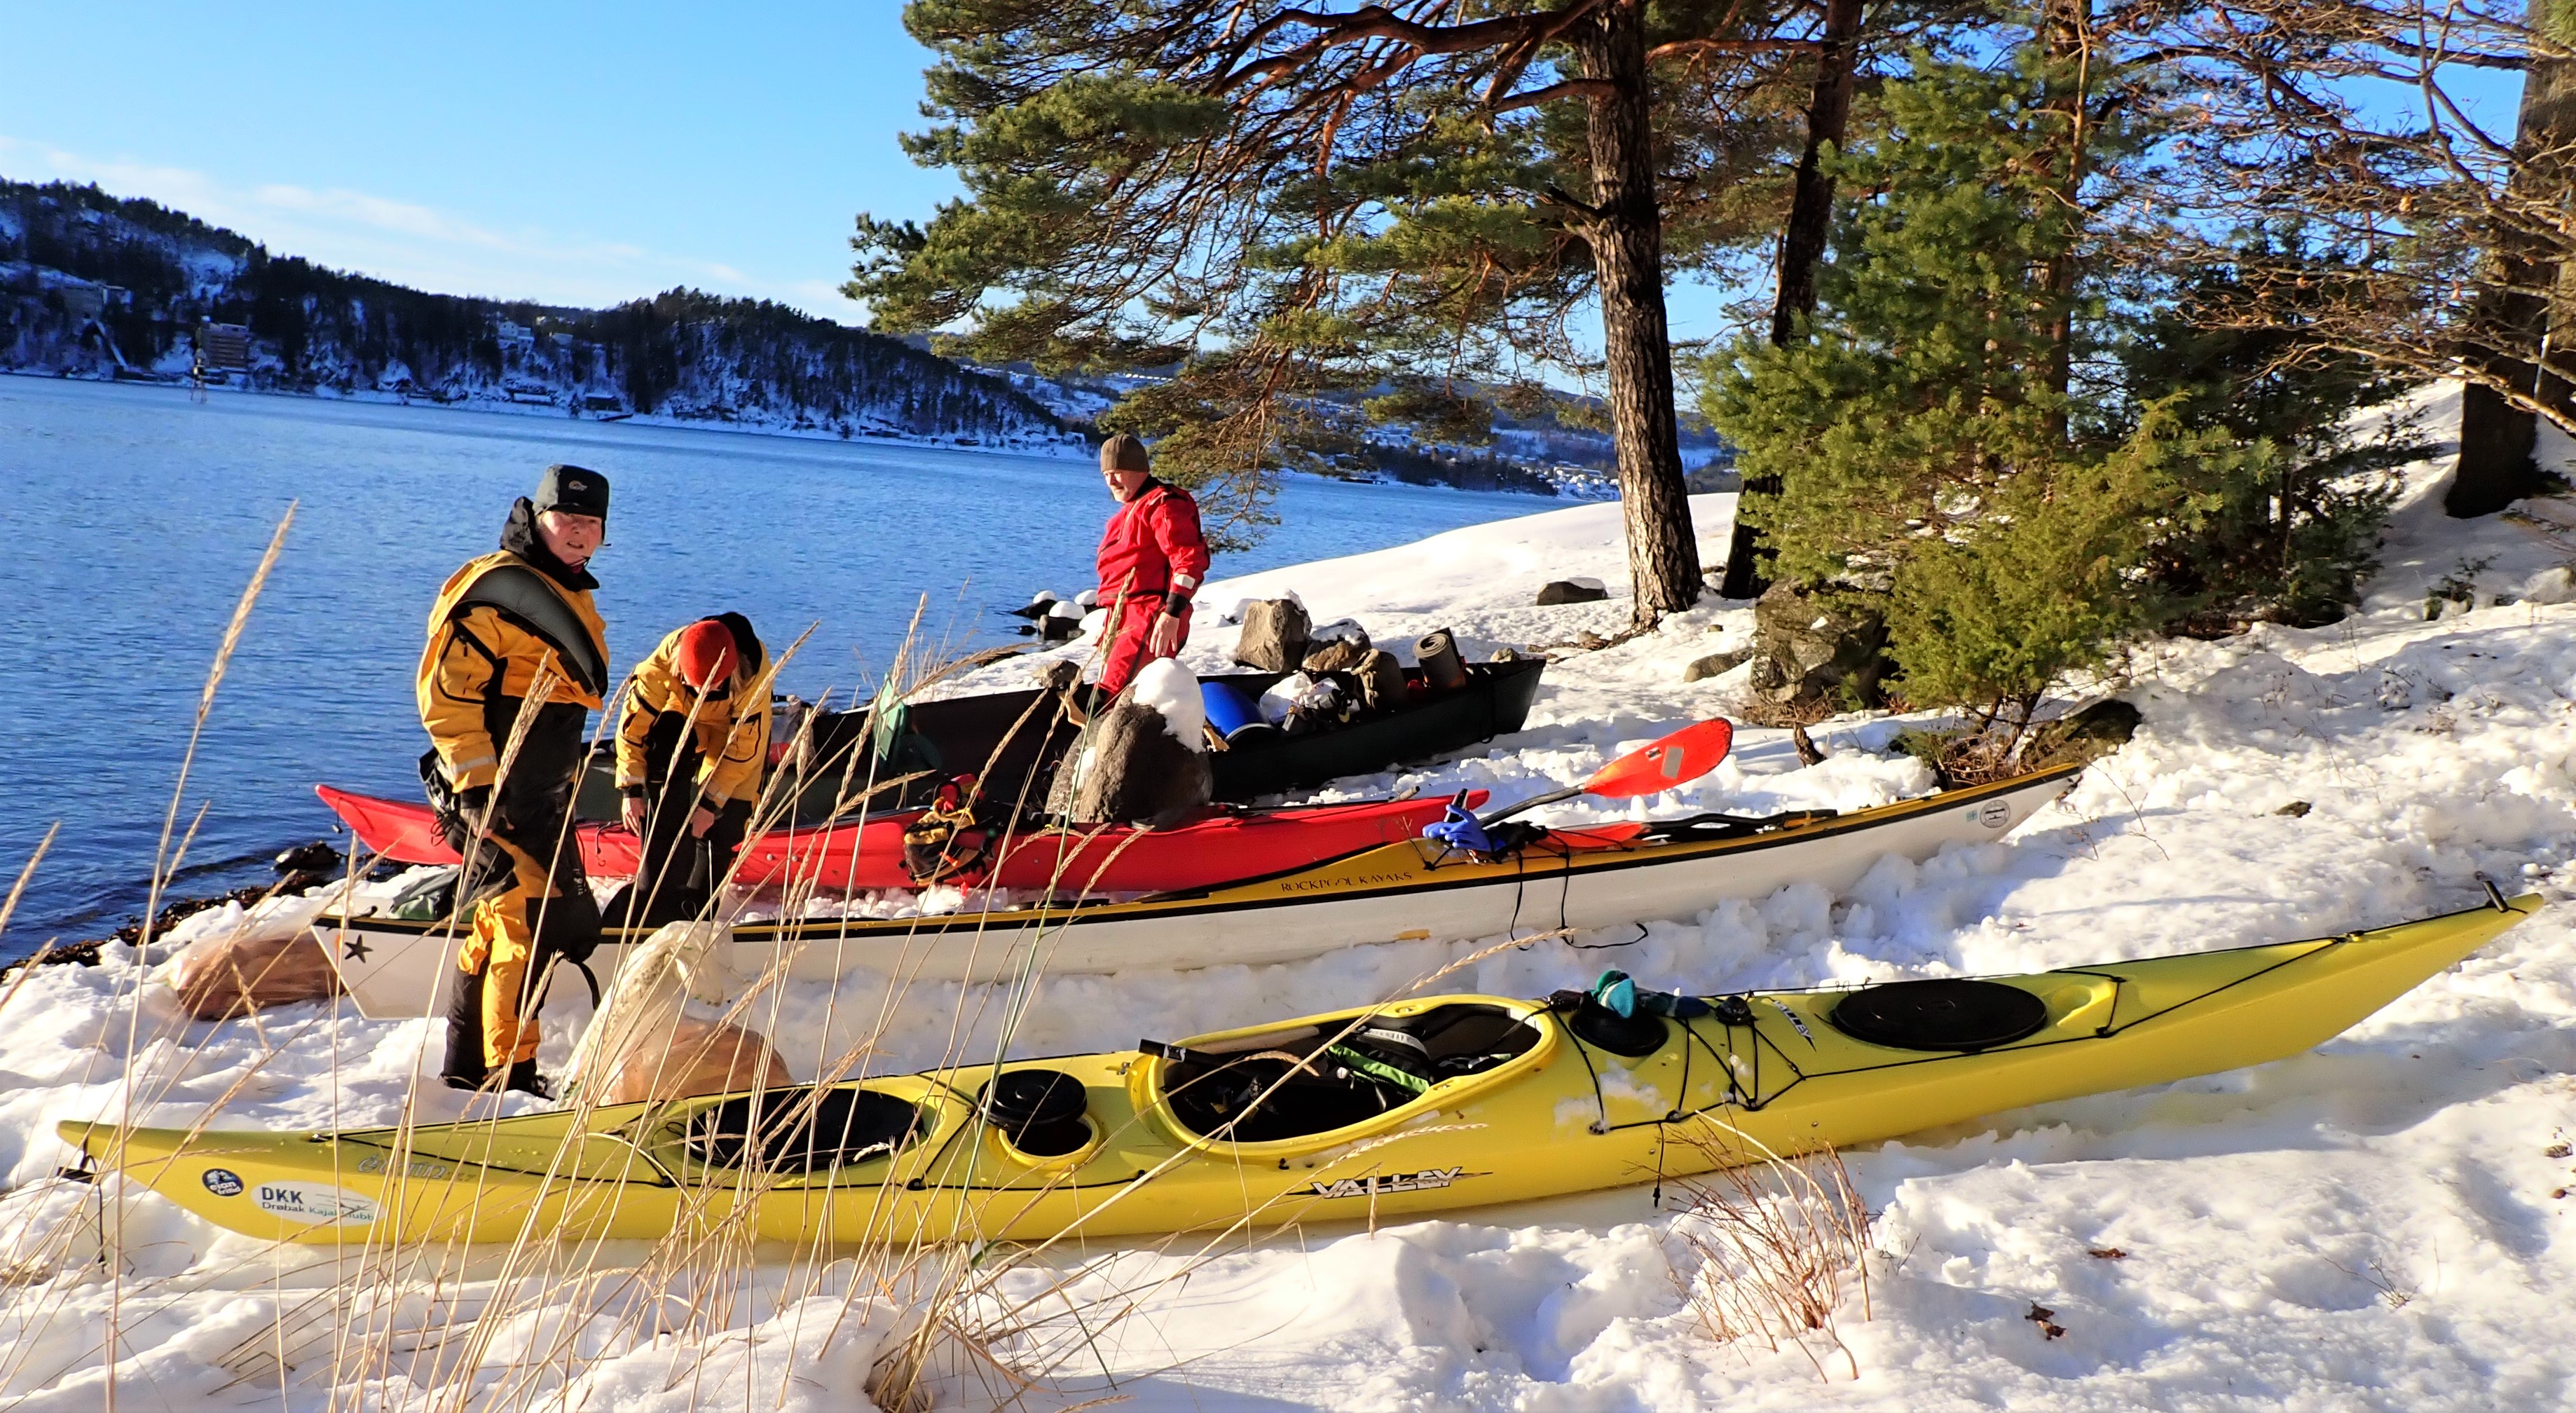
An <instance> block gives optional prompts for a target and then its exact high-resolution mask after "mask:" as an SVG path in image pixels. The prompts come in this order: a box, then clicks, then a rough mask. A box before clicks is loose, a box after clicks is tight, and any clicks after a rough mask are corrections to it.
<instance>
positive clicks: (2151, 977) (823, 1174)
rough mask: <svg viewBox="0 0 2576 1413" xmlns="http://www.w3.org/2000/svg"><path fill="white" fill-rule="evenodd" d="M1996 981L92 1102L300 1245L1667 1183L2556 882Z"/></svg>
mask: <svg viewBox="0 0 2576 1413" xmlns="http://www.w3.org/2000/svg"><path fill="white" fill-rule="evenodd" d="M2539 906H2540V899H2539V898H2538V897H2537V896H2536V895H2526V896H2524V897H2520V898H2514V899H2511V900H2506V899H2504V898H2502V897H2498V898H2496V899H2495V901H2494V902H2493V903H2492V904H2491V905H2490V906H2487V907H2483V908H2477V909H2473V910H2471V911H2467V912H2459V913H2452V914H2449V915H2446V916H2442V917H2435V918H2428V919H2425V920H2423V921H2420V922H2411V923H2406V924H2403V925H2400V926H2396V927H2390V928H2384V929H2380V930H2377V931H2371V932H2356V933H2350V934H2346V935H2344V936H2339V937H2324V938H2317V939H2313V940H2309V941H2301V942H2285V943H2277V944H2273V945H2268V946H2260V947H2241V948H2234V949H2230V950H2225V951H2216V952H2204V953H2197V954H2193V955H2187V956H2173V957H2155V958H2148V959H2144V960H2140V961H2128V962H2112V963H2107V964H2104V965H2101V966H2088V967H2076V968H2070V969H2068V970H2064V971H2051V972H2039V973H2034V974H2030V975H2021V976H2004V977H1995V978H1987V979H1982V980H1934V981H1913V982H1894V983H1888V984H1884V985H1878V986H1869V987H1863V988H1860V989H1857V990H1848V989H1846V990H1818V991H1785V992H1756V993H1750V994H1746V995H1737V996H1719V997H1707V998H1690V997H1675V996H1658V995H1654V994H1651V993H1649V994H1646V995H1643V996H1640V997H1637V998H1635V1001H1634V1003H1633V1004H1628V1005H1626V1006H1625V1008H1624V1013H1623V1009H1622V1007H1621V1003H1622V1002H1623V1001H1627V1000H1628V997H1626V996H1623V995H1619V994H1615V993H1614V994H1612V995H1610V996H1609V997H1608V998H1607V1003H1606V1004H1605V1001H1604V999H1603V998H1601V997H1596V996H1593V995H1591V994H1588V993H1572V992H1564V993H1559V994H1558V996H1557V997H1556V998H1554V999H1552V1000H1549V1001H1520V1000H1507V999H1503V998H1499V997H1491V996H1440V997H1431V998H1425V999H1421V1000H1413V1001H1405V1002H1401V1003H1398V1004H1394V1005H1386V1006H1379V1007H1374V1008H1369V1009H1362V1010H1350V1011H1337V1012H1332V1013H1329V1014H1325V1015H1318V1016H1307V1017H1303V1018H1300V1019H1297V1020H1292V1021H1285V1022H1276V1023H1272V1024H1267V1025H1261V1026H1254V1027H1250V1028H1246V1029H1242V1030H1230V1031H1223V1032H1220V1033H1217V1034H1213V1035H1202V1036H1195V1037H1192V1038H1190V1039H1188V1040H1184V1041H1181V1042H1178V1043H1177V1044H1158V1043H1154V1042H1147V1043H1146V1044H1145V1045H1144V1046H1142V1047H1141V1048H1139V1049H1136V1050H1124V1051H1118V1052H1115V1053H1111V1054H1098V1055H1076V1056H1068V1057H1063V1058H1057V1059H1042V1060H1019V1061H1012V1062H1010V1063H1007V1064H1005V1065H1003V1066H1001V1067H1000V1068H999V1070H998V1071H997V1070H996V1069H995V1068H994V1067H992V1066H965V1067H958V1068H952V1069H943V1070H937V1071H933V1072H930V1073H926V1074H917V1075H907V1076H901V1077H896V1078H885V1079H866V1080H857V1081H850V1082H846V1083H840V1084H832V1085H820V1086H815V1085H805V1086H789V1087H784V1088H778V1089H771V1090H767V1091H764V1092H761V1093H757V1094H738V1095H728V1096H719V1097H708V1098H700V1099H687V1100H680V1101H675V1102H670V1103H662V1104H638V1105H625V1106H619V1107H613V1108H611V1107H601V1108H592V1109H576V1110H568V1111H564V1112H559V1113H550V1114H538V1115H530V1116H527V1117H522V1118H513V1119H502V1120H495V1121H489V1122H477V1123H468V1124H448V1125H436V1126H420V1127H415V1128H410V1129H401V1128H386V1129H360V1130H348V1131H342V1132H337V1133H282V1134H281V1133H235V1132H220V1131H216V1132H195V1131H191V1130H187V1129H154V1128H143V1129H133V1130H129V1131H126V1132H125V1133H124V1134H123V1135H122V1142H121V1143H120V1141H119V1139H120V1135H119V1132H118V1130H116V1129H115V1128H114V1127H113V1126H110V1125H106V1124H96V1125H93V1124H85V1123H65V1124H63V1125H62V1126H61V1129H60V1131H61V1133H62V1135H63V1137H64V1138H65V1139H66V1140H67V1141H69V1142H71V1143H74V1144H77V1145H79V1146H80V1147H81V1148H82V1149H83V1150H84V1152H85V1154H86V1155H87V1158H88V1160H89V1161H90V1162H91V1163H92V1164H95V1165H97V1166H99V1167H102V1168H117V1167H121V1168H122V1169H123V1170H124V1171H125V1172H126V1173H127V1174H128V1175H129V1176H130V1177H132V1178H133V1179H135V1180H138V1181H140V1182H143V1183H145V1184H148V1185H149V1186H150V1187H151V1188H152V1189H153V1190H155V1191H157V1192H160V1193H161V1194H163V1195H164V1196H166V1197H168V1198H170V1199H171V1200H172V1201H175V1202H177V1203H178V1204H179V1205H181V1206H183V1207H185V1208H187V1209H188V1210H189V1211H192V1212H195V1213H196V1214H198V1215H199V1216H202V1217H204V1218H205V1219H206V1220H208V1221H210V1222H214V1223H216V1224H217V1225H219V1226H224V1227H229V1228H232V1229H233V1230H236V1231H241V1232H247V1233H250V1234H252V1235H255V1236H261V1237H273V1238H283V1239H288V1240H296V1241H308V1242H347V1243H376V1244H383V1243H389V1242H397V1241H400V1242H410V1241H420V1240H465V1241H516V1240H520V1239H523V1238H525V1237H535V1238H549V1239H550V1238H555V1237H612V1236H613V1237H647V1238H650V1237H660V1236H663V1235H666V1234H668V1233H671V1232H673V1231H675V1230H689V1231H698V1230H707V1229H712V1228H717V1227H720V1226H727V1225H732V1226H733V1227H734V1229H735V1230H737V1231H741V1230H745V1229H747V1230H748V1231H749V1232H750V1233H751V1234H754V1235H757V1236H759V1237H764V1238H771V1239H779V1240H790V1241H804V1242H817V1241H828V1242H836V1243H839V1242H871V1241H875V1242H883V1241H896V1242H904V1241H914V1240H928V1241H940V1240H951V1239H965V1240H973V1239H984V1238H996V1237H1006V1238H1017V1239H1034V1238H1045V1237H1051V1236H1056V1235H1059V1234H1064V1233H1075V1234H1079V1235H1087V1236H1101V1237H1108V1236H1129V1235H1137V1234H1142V1233H1154V1232H1172V1231H1190V1230H1212V1229H1221V1228H1226V1227H1231V1226H1236V1225H1245V1226H1270V1225H1276V1224H1280V1223H1284V1222H1289V1221H1297V1220H1322V1221H1328V1220H1342V1219H1352V1218H1363V1217H1375V1218H1378V1219H1385V1218H1392V1217H1402V1216H1410V1215H1418V1214H1421V1213H1426V1212H1438V1211H1445V1210H1449V1209H1452V1208H1459V1207H1472V1206H1476V1205H1479V1204H1484V1203H1492V1202H1507V1201H1514V1200H1518V1199H1523V1198H1533V1197H1547V1196H1554V1195H1559V1194H1563V1193H1570V1192H1582V1191H1587V1190H1591V1189H1597V1188H1607V1187H1617V1186H1623V1185H1630V1184H1636V1183H1642V1182H1647V1181H1651V1180H1653V1179H1655V1178H1656V1177H1658V1176H1678V1175H1682V1174H1687V1173H1691V1172H1695V1171H1700V1170H1702V1169H1704V1168H1705V1167H1707V1166H1708V1165H1709V1163H1710V1162H1711V1161H1712V1159H1711V1157H1710V1156H1709V1154H1710V1152H1711V1149H1712V1148H1716V1149H1719V1150H1721V1151H1722V1150H1725V1149H1728V1148H1732V1149H1734V1150H1735V1151H1739V1152H1742V1153H1744V1154H1746V1155H1747V1156H1751V1155H1752V1154H1753V1153H1755V1152H1758V1151H1760V1150H1764V1149H1767V1150H1770V1151H1773V1152H1779V1153H1795V1152H1799V1151H1802V1150H1811V1149H1814V1148H1816V1147H1817V1146H1819V1145H1821V1144H1826V1143H1831V1144H1834V1145H1836V1146H1838V1147H1849V1146H1851V1145H1854V1144H1862V1143H1869V1142H1874V1141H1877V1140H1880V1139H1886V1138H1892V1137H1895V1136H1897V1135H1900V1134H1905V1133H1911V1132H1914V1131H1916V1130H1920V1129H1925V1128H1931V1127H1934V1126H1937V1125H1941V1124H1948V1123H1955V1122H1958V1121H1960V1120H1964V1119H1969V1118H1973V1117H1975V1116H1977V1115H1979V1114H1985V1113H1992V1112H1995V1111H1997V1110H2003V1109H2011V1108H2017V1107H2020V1106H2023V1105H2027V1104H2037V1103H2042V1102H2045V1101H2048V1100H2053V1099H2065V1098H2071V1097H2073V1096H2076V1095H2081V1094H2091V1093H2097V1092H2100V1091H2103V1090H2111V1089H2121V1088H2127V1087H2131V1086H2136V1085H2146V1084H2160V1083H2164V1082H2167V1081H2170V1080H2176V1079H2181V1078H2185V1077H2187V1076H2191V1075H2197V1074H2208V1073H2211V1072H2214V1071H2218V1070H2226V1069H2233V1068H2236V1067H2238V1066H2241V1065H2251V1064H2259V1063H2261V1062H2263V1061H2266V1060H2273V1059H2279V1058H2281V1057H2283V1056H2286V1055H2293V1054H2296V1053H2298V1052H2300V1051H2302V1050H2306V1049H2308V1048H2310V1047H2312V1046H2314V1045H2317V1044H2320V1043H2322V1042H2323V1041H2325V1040H2327V1039H2329V1038H2331V1037H2333V1036H2334V1035H2336V1034H2337V1033H2339V1032H2341V1031H2342V1030H2343V1029H2344V1028H2345V1027H2347V1026H2350V1025H2352V1024H2353V1023H2355V1022H2356V1021H2359V1020H2361V1019H2362V1018H2363V1017H2365V1016H2367V1015H2369V1014H2370V1013H2371V1012H2373V1011H2376V1010H2378V1009H2379V1008H2380V1007H2381V1006H2384V1005H2386V1004H2387V1003H2388V1002H2390V1001H2391V1000H2393V999H2395V998H2396V997H2398V996H2400V995H2402V994H2404V993H2405V992H2406V991H2407V990H2408V989H2409V988H2411V987H2413V986H2415V985H2416V984H2417V983H2418V982H2421V981H2423V980H2424V979H2425V978H2427V977H2429V976H2431V975H2433V974H2434V973H2436V972H2438V971H2440V970H2442V969H2443V968H2444V967H2447V966H2449V965H2450V964H2452V963H2453V962H2455V961H2458V960H2459V959H2460V958H2462V957H2464V956H2466V955H2468V954H2469V953H2471V952H2473V951H2475V950H2476V949H2477V948H2478V947H2480V946H2481V945H2483V944H2484V943H2486V942H2487V941H2488V940H2489V939H2491V938H2493V937H2495V936H2496V935H2497V934H2499V933H2501V932H2503V931H2504V930H2505V929H2506V928H2508V927H2511V926H2512V925H2513V924H2514V923H2515V922H2517V921H2519V920H2520V919H2522V918H2523V917H2525V916H2527V915H2528V914H2530V913H2532V912H2534V911H2536V910H2537V909H2538V908H2539Z"/></svg>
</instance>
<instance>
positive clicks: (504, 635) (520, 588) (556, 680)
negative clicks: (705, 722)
mask: <svg viewBox="0 0 2576 1413" xmlns="http://www.w3.org/2000/svg"><path fill="white" fill-rule="evenodd" d="M596 587H598V581H597V580H595V579H593V578H591V577H590V575H589V574H587V573H585V572H583V571H582V570H578V569H572V568H569V567H568V566H565V565H563V564H562V563H561V562H559V561H557V560H556V559H555V558H554V557H553V556H552V555H549V554H547V553H546V551H545V548H544V546H543V545H542V544H541V543H539V542H538V540H537V538H536V525H535V515H534V512H533V511H532V510H531V509H530V508H529V504H528V502H527V501H526V500H524V499H522V500H521V501H519V503H518V504H517V505H515V506H513V507H511V510H510V519H509V523H508V525H507V527H506V528H504V529H503V531H502V532H501V549H500V551H499V552H498V553H494V554H487V555H484V556H483V557H482V558H480V559H477V560H474V561H473V562H472V563H469V564H467V565H466V566H465V567H464V568H462V569H459V570H457V571H456V573H455V574H453V575H451V576H450V577H449V578H448V581H447V583H446V584H445V585H444V586H442V587H441V588H440V589H439V591H438V601H437V602H436V603H435V604H434V605H432V606H431V608H430V611H429V643H428V646H427V647H426V648H425V649H423V650H422V652H421V656H420V672H419V675H418V680H417V682H416V683H415V690H416V693H417V696H418V699H419V703H420V723H421V725H422V726H424V727H426V728H427V729H428V731H429V739H430V743H431V746H432V748H433V750H434V751H435V753H436V755H437V763H438V765H439V766H440V767H441V774H443V775H444V776H445V778H446V784H447V786H448V787H449V788H450V789H452V790H455V791H459V792H462V791H467V790H473V789H477V788H480V787H483V786H488V785H492V784H495V783H496V782H497V783H498V784H499V785H500V789H499V790H498V791H497V792H496V798H495V803H496V804H498V805H499V806H500V809H499V811H498V816H499V820H500V821H502V822H504V823H508V824H521V825H528V826H534V825H538V824H540V823H541V822H544V821H547V820H550V819H554V818H558V817H560V815H561V814H562V812H563V810H564V809H566V808H568V807H569V805H570V802H571V798H572V786H573V783H574V780H575V778H576V775H577V772H578V771H579V768H580V766H581V762H582V759H583V756H584V754H585V751H586V747H587V739H586V737H587V732H586V731H585V730H584V727H585V725H586V723H587V721H588V719H589V716H590V713H591V712H592V711H593V710H595V709H597V708H598V707H599V706H600V704H601V693H602V692H603V691H604V690H605V689H606V687H607V677H608V630H607V628H606V626H605V625H604V624H602V623H601V621H600V617H599V610H598V609H597V608H596V607H594V606H593V605H592V603H591V597H590V591H591V590H592V589H594V588H596ZM540 675H544V676H547V677H550V678H552V679H553V685H552V687H550V688H549V689H548V691H547V694H546V697H545V700H544V701H543V702H542V703H541V704H540V705H539V706H538V708H537V713H536V717H535V719H534V720H532V721H531V722H529V723H528V729H527V732H526V734H525V735H524V736H523V737H522V738H521V740H520V743H519V747H518V754H517V755H516V756H515V757H514V758H513V759H512V760H511V763H510V769H509V774H508V778H507V779H506V780H504V779H501V778H500V773H501V756H502V754H503V752H505V751H506V750H508V749H509V741H510V733H511V731H512V730H513V729H514V727H516V725H517V723H518V719H519V716H520V714H521V712H522V711H523V710H524V709H525V707H526V704H527V700H528V697H529V695H530V694H531V693H532V692H534V691H535V689H536V683H537V681H538V679H539V677H540Z"/></svg>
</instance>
